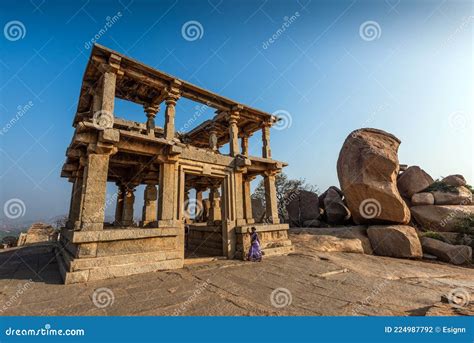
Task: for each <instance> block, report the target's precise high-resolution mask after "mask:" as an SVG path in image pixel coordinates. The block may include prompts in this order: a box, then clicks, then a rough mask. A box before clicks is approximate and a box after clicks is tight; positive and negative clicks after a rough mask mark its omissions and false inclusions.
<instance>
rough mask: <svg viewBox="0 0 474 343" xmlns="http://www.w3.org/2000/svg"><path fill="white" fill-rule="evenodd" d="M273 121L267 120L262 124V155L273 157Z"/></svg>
mask: <svg viewBox="0 0 474 343" xmlns="http://www.w3.org/2000/svg"><path fill="white" fill-rule="evenodd" d="M271 126H272V125H271V123H269V122H265V123H263V125H262V144H263V146H262V157H264V158H272V151H271V149H270V127H271Z"/></svg>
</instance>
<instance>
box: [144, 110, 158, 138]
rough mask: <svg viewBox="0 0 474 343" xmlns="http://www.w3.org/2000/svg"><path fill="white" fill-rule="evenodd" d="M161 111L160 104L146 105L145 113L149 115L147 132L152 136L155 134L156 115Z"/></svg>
mask: <svg viewBox="0 0 474 343" xmlns="http://www.w3.org/2000/svg"><path fill="white" fill-rule="evenodd" d="M159 111H160V107H159V105H148V106H145V113H146V117H147V121H146V132H147V133H148V134H149V135H151V136H154V135H155V117H156V114H157V113H158V112H159Z"/></svg>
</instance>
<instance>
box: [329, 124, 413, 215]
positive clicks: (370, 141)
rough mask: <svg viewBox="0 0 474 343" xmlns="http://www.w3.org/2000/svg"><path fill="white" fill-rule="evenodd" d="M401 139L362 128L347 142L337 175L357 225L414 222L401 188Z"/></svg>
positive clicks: (379, 131)
mask: <svg viewBox="0 0 474 343" xmlns="http://www.w3.org/2000/svg"><path fill="white" fill-rule="evenodd" d="M399 145H400V140H398V138H397V137H395V136H393V135H391V134H389V133H387V132H385V131H382V130H377V129H360V130H356V131H354V132H352V133H351V134H350V135H349V136H348V137H347V138H346V140H345V142H344V144H343V146H342V149H341V152H340V153H339V158H338V161H337V174H338V177H339V182H340V184H341V189H342V192H343V193H344V196H345V200H346V203H347V206H348V207H349V209H350V211H351V214H352V217H353V220H354V222H355V223H356V224H366V223H367V224H385V223H401V224H407V223H408V222H409V221H410V210H409V209H408V206H407V205H406V204H405V201H403V199H402V198H401V196H400V194H399V193H398V189H397V175H398V171H399V165H398V156H397V152H398V147H399Z"/></svg>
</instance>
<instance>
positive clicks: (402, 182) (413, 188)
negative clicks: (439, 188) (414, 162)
mask: <svg viewBox="0 0 474 343" xmlns="http://www.w3.org/2000/svg"><path fill="white" fill-rule="evenodd" d="M433 182H434V180H433V178H432V177H431V176H430V175H429V174H428V173H427V172H425V171H424V170H423V169H421V168H420V167H418V166H411V167H408V168H407V170H405V171H404V172H403V173H401V174H400V176H399V177H398V180H397V185H398V190H399V192H400V194H401V195H402V196H403V197H405V198H408V199H410V198H411V197H412V195H413V194H415V193H418V192H421V191H422V190H424V189H426V188H427V187H428V186H430V185H431V184H432V183H433Z"/></svg>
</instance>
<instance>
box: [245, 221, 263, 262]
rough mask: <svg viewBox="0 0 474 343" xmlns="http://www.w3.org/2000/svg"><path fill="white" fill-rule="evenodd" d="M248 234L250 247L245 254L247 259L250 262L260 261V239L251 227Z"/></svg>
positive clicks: (255, 230)
mask: <svg viewBox="0 0 474 343" xmlns="http://www.w3.org/2000/svg"><path fill="white" fill-rule="evenodd" d="M251 230H252V232H249V234H250V249H249V253H248V255H247V260H248V261H252V262H261V261H262V251H261V250H260V239H259V238H258V233H257V229H256V228H255V227H252V229H251Z"/></svg>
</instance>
